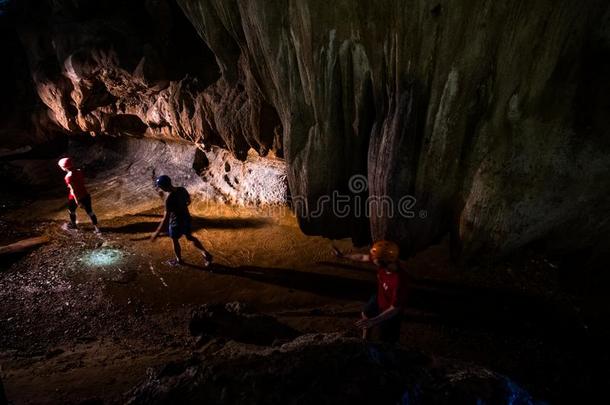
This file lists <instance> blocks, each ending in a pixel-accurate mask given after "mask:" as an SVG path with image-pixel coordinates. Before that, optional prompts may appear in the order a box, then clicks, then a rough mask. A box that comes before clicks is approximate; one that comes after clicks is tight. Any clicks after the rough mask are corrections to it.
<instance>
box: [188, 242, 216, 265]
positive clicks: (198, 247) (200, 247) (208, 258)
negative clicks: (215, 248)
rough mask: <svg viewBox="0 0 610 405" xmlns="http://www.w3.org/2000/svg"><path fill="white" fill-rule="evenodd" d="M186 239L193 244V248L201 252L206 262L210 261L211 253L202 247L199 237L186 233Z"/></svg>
mask: <svg viewBox="0 0 610 405" xmlns="http://www.w3.org/2000/svg"><path fill="white" fill-rule="evenodd" d="M186 239H187V240H188V241H190V242H191V243H192V244H193V246H195V248H196V249H197V250H199V251H200V252H201V254H202V255H203V257H204V258H205V260H206V261H207V262H208V264H209V263H210V262H212V255H211V254H210V252H208V251H207V250H206V248H205V247H203V244H202V243H201V241H200V240H199V239H197V238H196V237H194V236H193V235H186Z"/></svg>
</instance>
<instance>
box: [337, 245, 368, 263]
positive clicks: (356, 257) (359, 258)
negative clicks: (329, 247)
mask: <svg viewBox="0 0 610 405" xmlns="http://www.w3.org/2000/svg"><path fill="white" fill-rule="evenodd" d="M333 254H334V255H335V256H337V257H339V258H341V259H348V260H352V261H354V262H370V261H371V257H370V255H368V254H366V253H348V254H345V253H343V252H341V251H340V250H339V249H338V248H337V247H336V246H334V245H333Z"/></svg>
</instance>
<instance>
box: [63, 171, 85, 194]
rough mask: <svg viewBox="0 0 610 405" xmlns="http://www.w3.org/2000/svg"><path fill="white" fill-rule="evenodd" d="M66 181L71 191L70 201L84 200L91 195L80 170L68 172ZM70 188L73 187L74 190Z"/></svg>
mask: <svg viewBox="0 0 610 405" xmlns="http://www.w3.org/2000/svg"><path fill="white" fill-rule="evenodd" d="M64 180H65V182H66V185H67V186H68V190H70V195H69V196H68V198H69V199H70V200H74V198H77V199H78V198H82V197H85V196H86V195H87V194H89V193H88V192H87V189H86V188H85V176H83V173H82V172H81V171H80V170H73V171H71V172H68V174H66V177H65V178H64ZM70 186H72V188H70Z"/></svg>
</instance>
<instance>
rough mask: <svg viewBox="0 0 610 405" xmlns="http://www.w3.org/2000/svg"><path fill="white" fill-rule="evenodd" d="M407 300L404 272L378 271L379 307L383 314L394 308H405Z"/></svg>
mask: <svg viewBox="0 0 610 405" xmlns="http://www.w3.org/2000/svg"><path fill="white" fill-rule="evenodd" d="M406 298H407V280H406V277H405V274H404V272H403V271H402V270H398V271H395V272H388V271H387V270H386V269H385V268H383V267H379V268H378V269H377V305H378V306H379V310H380V311H381V312H383V311H385V310H386V309H388V308H389V307H391V306H393V307H395V308H397V307H404V305H405V303H406Z"/></svg>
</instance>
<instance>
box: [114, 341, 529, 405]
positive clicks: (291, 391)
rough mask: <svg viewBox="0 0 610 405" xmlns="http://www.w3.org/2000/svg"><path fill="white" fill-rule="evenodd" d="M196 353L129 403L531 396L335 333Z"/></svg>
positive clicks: (519, 400) (466, 368)
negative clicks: (198, 355) (268, 345)
mask: <svg viewBox="0 0 610 405" xmlns="http://www.w3.org/2000/svg"><path fill="white" fill-rule="evenodd" d="M202 357H203V359H202V360H198V359H196V358H195V359H192V360H190V361H185V362H176V363H172V364H168V365H167V366H166V367H164V368H163V369H162V370H160V371H159V372H157V373H154V372H151V373H149V376H148V378H147V379H146V381H144V382H143V383H142V384H140V385H139V386H137V387H135V388H134V389H133V390H131V391H130V392H129V393H128V394H127V396H126V400H125V402H126V403H128V404H132V405H135V404H169V403H177V402H179V403H183V404H195V403H201V402H202V401H205V402H209V403H223V404H242V403H249V404H334V403H348V404H350V403H351V404H361V403H366V404H372V403H374V404H397V403H401V404H407V405H418V404H474V403H488V404H509V403H510V404H519V405H533V404H535V403H536V402H534V400H533V399H532V397H531V396H530V395H529V394H528V393H527V392H526V391H524V390H523V389H521V388H520V387H519V386H518V385H517V384H515V383H514V382H513V381H511V380H508V379H507V378H505V377H503V376H501V375H499V374H497V373H494V372H492V371H489V370H487V369H484V368H482V367H477V366H473V365H464V364H457V363H456V362H450V361H446V360H441V359H432V358H429V357H427V356H425V355H422V354H420V353H417V352H413V351H408V350H405V349H401V348H393V347H387V346H376V345H366V344H363V343H362V341H361V340H359V339H354V338H345V337H341V336H339V335H336V334H330V335H324V334H320V335H304V336H301V337H299V338H297V339H295V340H294V341H292V342H289V343H286V344H284V345H282V346H279V347H275V348H263V347H257V346H252V345H245V344H242V343H236V342H229V343H228V344H226V345H224V346H222V347H220V348H218V347H214V346H213V345H211V346H210V347H209V348H208V350H207V351H205V353H204V354H203V356H202Z"/></svg>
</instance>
